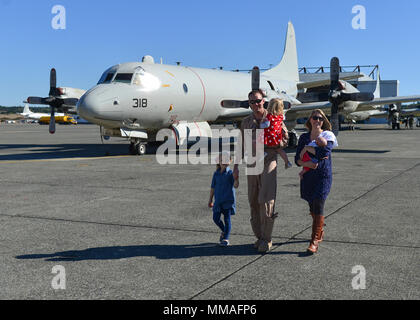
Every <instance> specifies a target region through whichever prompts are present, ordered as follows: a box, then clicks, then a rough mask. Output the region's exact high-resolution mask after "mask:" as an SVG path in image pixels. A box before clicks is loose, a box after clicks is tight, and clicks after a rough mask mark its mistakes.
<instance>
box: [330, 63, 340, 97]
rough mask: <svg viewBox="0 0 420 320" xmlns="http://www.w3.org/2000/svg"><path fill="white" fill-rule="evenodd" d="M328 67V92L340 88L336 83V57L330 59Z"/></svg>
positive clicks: (337, 70)
mask: <svg viewBox="0 0 420 320" xmlns="http://www.w3.org/2000/svg"><path fill="white" fill-rule="evenodd" d="M330 67H331V68H330V79H331V85H330V90H331V91H335V90H337V89H338V88H339V86H340V85H339V83H338V80H339V78H340V60H338V58H337V57H334V58H332V59H331V61H330Z"/></svg>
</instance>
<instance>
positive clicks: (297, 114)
mask: <svg viewBox="0 0 420 320" xmlns="http://www.w3.org/2000/svg"><path fill="white" fill-rule="evenodd" d="M339 69H340V66H339V61H338V59H337V58H333V59H332V60H331V73H330V78H329V79H328V78H327V79H323V80H319V81H312V82H301V81H299V72H298V59H297V50H296V38H295V31H294V28H293V25H292V23H291V22H289V24H288V30H287V36H286V44H285V49H284V54H283V57H282V59H281V61H280V63H279V64H278V65H277V66H275V67H273V68H272V69H269V70H267V71H265V72H261V74H260V73H259V69H258V68H254V70H253V73H252V74H249V73H241V72H232V71H224V70H215V69H202V68H191V67H187V66H179V65H177V66H174V65H164V64H156V63H154V59H153V58H152V57H151V56H145V57H143V59H142V62H131V63H123V64H119V65H115V66H112V67H110V68H109V69H107V70H106V71H105V72H104V73H103V74H102V76H101V78H100V79H99V82H98V83H97V85H96V86H94V87H93V88H91V89H90V90H88V91H87V92H83V91H77V89H72V88H56V75H55V70H54V69H53V70H52V72H51V77H50V79H51V80H50V81H51V88H50V95H49V97H48V98H38V97H29V98H28V103H35V104H48V105H50V106H51V114H52V115H53V114H54V112H55V110H56V109H58V110H61V109H66V108H68V107H69V106H71V105H75V104H76V102H77V112H78V114H79V116H81V117H82V118H84V119H86V120H88V121H89V122H92V123H95V124H97V125H99V126H100V127H101V136H108V137H109V136H113V137H125V138H127V139H128V140H129V141H130V148H129V151H130V153H131V154H140V155H141V154H144V153H145V152H146V143H147V142H148V141H155V140H156V134H157V132H158V131H159V130H160V129H162V128H170V129H172V132H173V137H172V138H173V139H175V140H176V142H177V143H178V144H182V143H183V142H184V141H185V140H186V139H192V138H196V137H211V129H210V124H213V123H225V122H228V121H229V122H232V121H233V122H235V121H241V120H242V119H243V118H244V117H245V116H247V115H249V114H250V113H251V109H250V108H249V105H248V101H247V100H246V99H247V97H248V93H249V91H250V89H251V87H252V88H260V89H262V90H263V91H264V92H265V93H266V100H267V101H268V100H269V99H272V98H281V99H283V100H284V101H285V104H286V110H285V112H286V121H285V123H286V126H287V127H288V129H289V131H290V142H289V146H292V147H293V146H296V144H297V138H298V137H297V133H296V132H295V130H294V128H295V126H296V120H297V119H298V118H303V117H307V116H308V115H309V114H310V113H311V111H312V110H314V109H323V110H324V111H325V112H326V113H327V114H329V115H331V119H332V122H333V126H334V131H336V132H337V131H338V113H343V114H349V113H352V112H355V111H359V110H368V109H374V106H376V105H385V104H391V103H399V102H409V101H420V95H418V96H409V97H393V98H375V95H374V94H373V93H363V92H359V91H358V90H357V89H356V88H354V87H353V86H351V85H350V84H349V83H348V82H346V81H344V80H349V79H353V78H356V77H359V76H354V75H353V76H351V77H347V78H345V77H342V78H341V79H339V77H340V73H339ZM250 84H252V86H250ZM328 85H330V92H329V93H328V94H327V95H326V94H324V93H319V94H317V93H316V92H310V93H307V94H305V93H302V91H304V90H305V89H306V88H314V87H320V86H328ZM299 92H300V93H299ZM298 93H299V95H298ZM82 94H83V95H82ZM299 99H300V100H302V101H303V100H305V101H306V102H305V103H302V102H301V101H300V100H299ZM308 101H309V102H308ZM51 119H54V117H51ZM54 131H55V124H54V123H50V132H54Z"/></svg>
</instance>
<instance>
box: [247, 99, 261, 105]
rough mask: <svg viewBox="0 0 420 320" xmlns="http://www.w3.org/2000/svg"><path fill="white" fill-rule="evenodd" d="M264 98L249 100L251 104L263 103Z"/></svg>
mask: <svg viewBox="0 0 420 320" xmlns="http://www.w3.org/2000/svg"><path fill="white" fill-rule="evenodd" d="M261 101H262V99H257V100H249V104H254V103H261Z"/></svg>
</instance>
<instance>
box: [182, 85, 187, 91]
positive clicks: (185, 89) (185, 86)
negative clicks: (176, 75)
mask: <svg viewBox="0 0 420 320" xmlns="http://www.w3.org/2000/svg"><path fill="white" fill-rule="evenodd" d="M182 87H183V88H184V92H185V93H188V87H187V85H186V84H185V83H184V85H183V86H182Z"/></svg>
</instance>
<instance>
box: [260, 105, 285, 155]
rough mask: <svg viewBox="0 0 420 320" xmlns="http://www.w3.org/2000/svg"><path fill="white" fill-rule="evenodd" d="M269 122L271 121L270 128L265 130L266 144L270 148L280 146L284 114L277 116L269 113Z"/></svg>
mask: <svg viewBox="0 0 420 320" xmlns="http://www.w3.org/2000/svg"><path fill="white" fill-rule="evenodd" d="M267 120H268V121H270V126H269V127H268V128H265V129H264V144H265V145H266V146H269V147H275V146H278V145H279V144H280V142H281V139H282V131H281V128H282V123H283V120H284V116H283V115H282V114H280V115H278V116H275V115H272V114H271V113H269V114H268V115H267Z"/></svg>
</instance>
